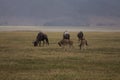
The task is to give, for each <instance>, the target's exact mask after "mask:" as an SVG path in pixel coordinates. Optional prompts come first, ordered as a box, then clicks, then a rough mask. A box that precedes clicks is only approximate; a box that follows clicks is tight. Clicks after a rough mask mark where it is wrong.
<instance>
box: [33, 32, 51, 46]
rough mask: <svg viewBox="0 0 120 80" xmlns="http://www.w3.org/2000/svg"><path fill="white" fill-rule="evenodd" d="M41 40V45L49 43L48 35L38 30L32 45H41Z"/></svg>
mask: <svg viewBox="0 0 120 80" xmlns="http://www.w3.org/2000/svg"><path fill="white" fill-rule="evenodd" d="M41 41H43V46H44V44H45V43H46V45H49V40H48V36H47V34H45V33H43V32H39V33H38V35H37V37H36V40H35V41H34V42H33V44H34V46H38V44H39V46H41Z"/></svg>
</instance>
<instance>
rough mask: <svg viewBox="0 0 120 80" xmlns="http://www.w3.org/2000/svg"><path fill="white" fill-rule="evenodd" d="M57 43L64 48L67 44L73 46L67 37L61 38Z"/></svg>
mask: <svg viewBox="0 0 120 80" xmlns="http://www.w3.org/2000/svg"><path fill="white" fill-rule="evenodd" d="M58 45H59V46H60V47H63V48H64V49H65V50H66V47H67V46H69V47H70V48H72V47H73V41H72V40H68V39H62V40H61V41H59V42H58Z"/></svg>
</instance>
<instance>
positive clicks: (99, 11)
mask: <svg viewBox="0 0 120 80" xmlns="http://www.w3.org/2000/svg"><path fill="white" fill-rule="evenodd" d="M0 26H38V27H39V26H50V27H51V26H61V27H62V26H69V27H73V26H77V27H80V26H82V27H93V26H94V27H99V28H100V27H102V28H108V27H109V28H117V29H118V28H119V26H120V0H0Z"/></svg>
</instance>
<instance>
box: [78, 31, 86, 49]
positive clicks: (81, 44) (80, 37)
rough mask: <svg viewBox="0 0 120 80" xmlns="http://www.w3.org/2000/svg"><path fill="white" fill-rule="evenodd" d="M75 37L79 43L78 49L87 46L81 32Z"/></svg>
mask: <svg viewBox="0 0 120 80" xmlns="http://www.w3.org/2000/svg"><path fill="white" fill-rule="evenodd" d="M77 37H78V40H79V42H80V45H79V47H80V49H82V47H84V46H88V43H87V40H86V39H85V36H84V34H83V32H82V31H80V32H79V33H78V34H77Z"/></svg>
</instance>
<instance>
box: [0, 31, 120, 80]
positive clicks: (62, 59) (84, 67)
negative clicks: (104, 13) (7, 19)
mask: <svg viewBox="0 0 120 80" xmlns="http://www.w3.org/2000/svg"><path fill="white" fill-rule="evenodd" d="M37 33H38V32H34V31H33V32H29V31H28V32H27V31H23V32H22V31H18V32H17V31H13V32H12V31H8V32H0V80H120V32H84V34H85V36H86V39H87V40H88V44H89V46H88V47H87V49H86V50H80V49H79V47H78V44H77V37H76V34H77V32H71V39H72V40H73V41H74V48H73V49H72V50H70V51H64V50H63V49H62V48H60V47H59V46H58V45H57V42H58V41H59V40H61V38H62V32H47V34H48V37H49V41H50V45H49V46H45V47H33V45H32V41H33V40H34V39H35V37H36V35H37Z"/></svg>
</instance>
